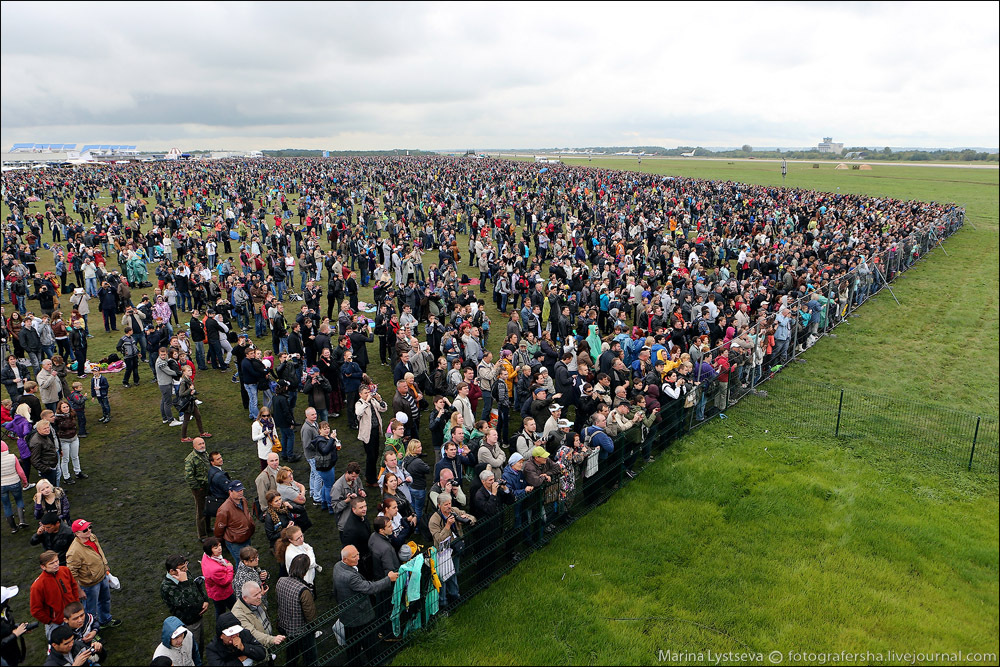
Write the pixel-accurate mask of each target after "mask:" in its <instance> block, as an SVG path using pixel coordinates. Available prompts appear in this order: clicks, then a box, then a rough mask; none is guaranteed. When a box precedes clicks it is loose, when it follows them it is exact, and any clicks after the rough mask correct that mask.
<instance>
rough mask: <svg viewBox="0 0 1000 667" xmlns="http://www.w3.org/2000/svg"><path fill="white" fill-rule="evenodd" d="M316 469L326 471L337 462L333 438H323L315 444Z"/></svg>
mask: <svg viewBox="0 0 1000 667" xmlns="http://www.w3.org/2000/svg"><path fill="white" fill-rule="evenodd" d="M316 452H317V454H316V458H315V459H314V463H315V465H316V470H319V471H321V472H326V471H328V470H332V469H333V466H334V465H336V464H337V441H336V440H334V439H333V438H323V439H321V440H319V442H317V444H316Z"/></svg>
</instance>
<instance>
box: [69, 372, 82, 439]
mask: <svg viewBox="0 0 1000 667" xmlns="http://www.w3.org/2000/svg"><path fill="white" fill-rule="evenodd" d="M66 400H68V401H69V407H71V408H72V409H73V412H75V413H76V428H77V433H76V435H77V436H78V437H80V438H86V437H87V412H86V410H87V395H86V394H85V393H83V383H82V382H74V383H73V391H71V392H70V393H69V396H68V397H67V398H66Z"/></svg>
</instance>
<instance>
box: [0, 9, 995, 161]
mask: <svg viewBox="0 0 1000 667" xmlns="http://www.w3.org/2000/svg"><path fill="white" fill-rule="evenodd" d="M998 7H1000V4H998V3H996V2H983V3H972V4H961V3H954V2H949V3H914V4H911V5H904V4H899V3H887V4H881V3H859V4H847V3H840V2H824V3H799V4H785V3H779V4H753V3H734V4H724V3H709V4H696V3H642V4H638V5H628V4H625V3H594V4H590V3H585V2H575V3H556V4H552V5H545V4H536V3H530V4H509V5H507V4H474V3H448V4H413V3H402V4H388V3H371V4H368V3H361V4H353V3H343V4H342V3H330V4H325V3H323V4H321V3H316V4H294V3H264V4H242V3H225V4H214V3H194V4H185V3H170V4H157V3H114V4H108V5H102V4H101V3H89V2H86V3H83V2H81V3H77V2H73V3H60V2H46V3H26V2H25V3H21V2H18V3H11V2H4V3H3V5H2V13H3V16H2V24H0V25H2V28H0V33H2V91H0V93H2V95H0V107H2V108H0V111H2V143H3V147H2V148H3V150H8V149H9V148H10V144H12V143H14V142H25V141H33V142H38V143H55V142H66V143H72V142H76V143H80V144H83V143H96V142H99V143H128V144H137V145H139V147H140V149H151V150H155V149H164V148H170V147H172V146H177V147H179V148H181V149H184V150H193V149H199V148H206V149H240V150H246V149H276V148H321V149H334V150H337V149H345V150H346V149H354V150H356V149H390V148H400V147H404V148H421V149H447V148H477V149H483V148H528V147H563V146H568V147H577V146H599V145H618V146H639V145H660V146H667V147H673V146H678V145H702V146H733V145H736V146H739V145H742V144H745V143H748V144H751V145H755V146H808V145H815V144H816V143H817V142H818V141H819V140H820V138H821V137H823V136H832V137H834V140H835V141H842V142H844V143H845V144H847V145H848V146H852V145H878V146H883V145H889V146H932V147H955V146H985V147H996V146H997V145H998V144H1000V140H998V126H1000V113H998V99H1000V91H998V82H1000V71H998V62H1000V53H998V25H1000V20H998V18H1000V17H998Z"/></svg>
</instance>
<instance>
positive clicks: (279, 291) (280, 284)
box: [274, 280, 285, 301]
mask: <svg viewBox="0 0 1000 667" xmlns="http://www.w3.org/2000/svg"><path fill="white" fill-rule="evenodd" d="M274 296H276V297H277V298H278V301H284V300H285V281H284V280H275V281H274Z"/></svg>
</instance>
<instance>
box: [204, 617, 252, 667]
mask: <svg viewBox="0 0 1000 667" xmlns="http://www.w3.org/2000/svg"><path fill="white" fill-rule="evenodd" d="M224 616H225V615H223V616H220V617H219V618H220V619H222V618H224ZM235 618H236V617H235V616H234V617H233V620H234V621H235ZM233 624H234V625H236V624H237V623H235V622H234V623H233ZM240 640H241V641H242V642H243V648H242V650H237V649H235V648H233V647H232V646H226V645H225V644H223V643H222V639H221V638H220V637H217V638H215V640H213V641H212V642H211V643H210V644H209V645H208V646H207V647H206V648H205V663H204V664H206V665H212V666H213V667H214V666H215V665H223V666H225V667H229V666H232V667H242V665H243V663H242V662H241V661H240V655H245V656H246V657H248V658H250V659H251V660H253V662H254V664H257V663H259V662H261V661H263V660H267V657H268V656H267V649H265V648H264V647H263V646H261V645H260V642H258V641H257V640H256V639H254V636H253V634H251V632H250V631H249V630H246V629H244V630H243V632H241V633H240Z"/></svg>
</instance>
